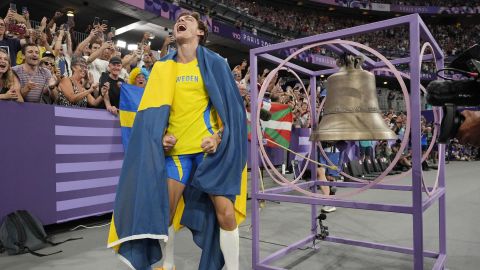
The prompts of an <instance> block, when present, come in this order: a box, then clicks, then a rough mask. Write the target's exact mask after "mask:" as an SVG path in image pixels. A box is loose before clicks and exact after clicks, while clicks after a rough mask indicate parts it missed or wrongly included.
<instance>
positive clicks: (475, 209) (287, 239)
mask: <svg viewBox="0 0 480 270" xmlns="http://www.w3.org/2000/svg"><path fill="white" fill-rule="evenodd" d="M479 164H480V162H451V163H450V164H448V165H447V244H448V250H447V254H448V259H447V267H448V269H450V270H455V269H461V270H475V269H479V265H480V255H479V254H480V253H479V252H480V226H479V225H478V224H480V215H478V213H479V212H480V195H479V193H480V181H479V177H478V175H477V173H478V171H479V167H478V165H479ZM434 172H435V171H429V172H426V178H427V179H428V181H429V182H432V181H433V178H434V175H435V173H434ZM265 181H266V185H267V186H271V185H272V183H270V182H269V181H268V178H267V179H266V180H265ZM402 181H404V183H406V181H407V180H402ZM400 182H401V181H400ZM355 198H358V199H364V200H366V199H368V200H369V201H372V202H389V203H409V202H411V195H410V193H408V192H398V191H367V192H364V193H362V194H360V195H357V196H356V197H355ZM309 215H310V207H309V206H305V205H298V204H290V203H280V204H278V203H274V202H269V203H267V205H266V207H265V208H264V209H263V210H262V212H261V233H260V238H261V240H262V243H261V244H260V247H261V256H262V257H265V256H267V255H269V254H271V253H273V252H274V251H276V250H278V249H279V248H281V247H282V246H283V245H288V244H291V243H293V242H295V241H297V240H300V239H302V238H303V237H305V236H306V235H307V233H308V231H309V224H310V219H309ZM424 217H425V219H424V228H425V233H424V246H425V249H430V250H437V247H438V226H437V224H438V222H437V220H438V207H437V204H435V205H434V206H432V207H431V208H430V209H429V210H427V211H426V212H425V215H424ZM82 222H84V223H89V224H90V225H91V224H92V223H94V224H98V223H102V224H105V223H106V222H108V217H107V216H103V217H97V218H94V219H87V220H82ZM411 222H412V221H411V218H410V216H408V215H402V214H391V213H378V212H372V211H360V210H352V209H340V208H339V209H337V211H336V212H334V213H331V214H328V219H327V221H326V224H327V225H328V226H329V229H330V235H335V236H343V237H348V238H354V239H359V240H368V241H376V242H377V241H378V242H384V243H389V244H396V245H404V246H411V245H412V233H411V231H412V225H411V224H412V223H411ZM76 225H78V224H74V223H67V224H63V225H55V226H53V227H49V228H48V229H49V231H63V232H61V233H56V234H55V239H56V240H58V241H59V240H62V239H66V238H68V237H83V238H84V239H82V240H77V241H72V242H67V243H65V244H62V245H60V246H57V247H50V248H46V249H44V250H42V252H53V251H57V250H60V249H61V250H63V252H62V253H60V254H57V255H52V256H48V257H42V258H38V257H34V256H32V255H30V254H24V255H18V256H6V255H5V254H2V255H0V269H4V270H17V269H18V270H20V269H22V270H25V269H32V270H47V269H54V270H67V269H68V270H80V269H82V270H84V269H97V270H103V269H108V270H110V269H128V268H127V267H126V266H125V265H124V264H123V263H121V262H120V260H118V259H117V258H116V257H115V255H114V254H113V253H112V251H111V250H108V249H107V248H106V238H107V232H108V227H105V226H104V227H99V228H92V229H79V230H75V231H68V230H65V229H66V228H68V229H70V228H73V227H75V226H76ZM249 226H250V220H249V219H247V220H246V222H245V223H243V224H242V225H241V227H240V237H241V239H240V248H241V251H240V265H241V267H240V269H242V270H243V269H251V240H250V237H251V234H250V231H249ZM65 231H67V232H65ZM175 240H176V243H175V247H176V250H175V256H176V265H177V269H178V270H193V269H197V265H198V261H199V257H200V250H199V249H198V248H197V247H196V246H195V245H193V244H192V243H193V242H192V240H191V234H190V232H189V231H188V230H182V231H181V232H180V233H179V234H178V235H177V236H176V239H175ZM319 245H320V249H319V250H313V249H311V248H308V247H306V248H305V249H302V250H297V251H295V252H293V253H292V254H290V255H289V256H287V257H285V258H283V259H281V260H279V261H277V262H276V263H275V266H278V267H283V268H285V269H303V270H305V269H318V270H324V269H365V270H366V269H368V270H375V269H412V257H411V256H408V255H401V254H397V253H391V252H383V251H376V250H371V249H365V248H360V247H352V246H346V245H341V244H332V243H319ZM432 267H433V261H432V260H430V259H426V260H425V269H431V268H432Z"/></svg>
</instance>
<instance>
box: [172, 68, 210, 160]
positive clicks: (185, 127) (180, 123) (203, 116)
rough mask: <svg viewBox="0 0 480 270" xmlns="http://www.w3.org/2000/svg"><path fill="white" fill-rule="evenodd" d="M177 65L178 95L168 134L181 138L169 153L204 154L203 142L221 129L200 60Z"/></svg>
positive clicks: (173, 106) (173, 103)
mask: <svg viewBox="0 0 480 270" xmlns="http://www.w3.org/2000/svg"><path fill="white" fill-rule="evenodd" d="M176 64H177V76H176V81H175V82H176V83H175V92H174V95H173V102H172V106H171V108H170V118H169V120H168V128H167V133H169V134H172V135H173V136H175V138H177V143H176V144H175V147H174V148H173V149H172V150H171V151H170V152H169V153H167V155H172V156H173V155H186V154H194V153H199V152H202V148H201V147H200V145H201V143H202V139H203V138H205V137H210V136H212V135H213V133H215V132H217V131H218V128H219V124H218V122H219V121H218V120H217V119H218V118H217V113H216V112H215V109H214V108H213V105H212V103H211V101H210V98H209V96H208V93H207V89H206V88H205V84H204V83H203V79H202V76H201V74H200V68H199V67H198V61H197V59H195V60H193V61H191V62H190V63H187V64H181V63H176Z"/></svg>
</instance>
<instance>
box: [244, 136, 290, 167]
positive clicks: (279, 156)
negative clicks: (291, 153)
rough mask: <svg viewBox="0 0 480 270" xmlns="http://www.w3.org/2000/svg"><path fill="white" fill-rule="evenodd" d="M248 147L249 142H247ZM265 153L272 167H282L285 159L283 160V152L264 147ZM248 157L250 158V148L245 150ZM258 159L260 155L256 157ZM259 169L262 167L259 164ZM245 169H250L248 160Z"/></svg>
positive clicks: (278, 149)
mask: <svg viewBox="0 0 480 270" xmlns="http://www.w3.org/2000/svg"><path fill="white" fill-rule="evenodd" d="M248 147H250V141H249V142H248ZM265 151H266V152H267V155H268V157H269V158H270V160H271V161H272V163H273V165H275V166H279V165H282V164H283V162H284V160H285V158H284V155H285V153H284V150H283V149H281V148H276V147H275V148H273V147H265ZM247 153H248V156H250V148H248V150H247ZM258 157H259V158H260V154H259V155H258ZM260 167H263V166H262V164H261V163H260ZM247 168H249V169H251V166H250V159H247Z"/></svg>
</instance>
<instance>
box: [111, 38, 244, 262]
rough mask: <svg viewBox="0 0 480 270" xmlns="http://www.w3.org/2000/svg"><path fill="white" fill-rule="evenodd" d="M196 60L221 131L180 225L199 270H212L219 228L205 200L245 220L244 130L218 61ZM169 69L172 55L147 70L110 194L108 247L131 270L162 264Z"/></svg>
mask: <svg viewBox="0 0 480 270" xmlns="http://www.w3.org/2000/svg"><path fill="white" fill-rule="evenodd" d="M197 59H198V63H199V68H200V73H201V75H202V78H203V81H204V84H205V87H206V89H207V91H208V95H209V98H210V100H211V102H212V104H213V106H214V107H215V109H216V111H217V113H218V115H219V117H220V119H221V122H222V124H223V127H224V131H223V136H222V142H221V143H220V145H219V146H218V148H217V151H216V152H215V153H214V154H209V155H207V156H206V157H205V159H204V160H203V161H202V163H201V164H200V165H199V167H198V168H197V169H196V171H195V173H194V175H193V177H192V179H191V183H190V185H188V186H187V187H186V188H185V191H184V194H183V197H184V201H185V208H184V211H183V215H182V217H181V221H180V223H181V224H182V225H184V226H186V227H187V228H189V229H190V230H191V231H192V234H193V240H194V242H195V243H196V244H197V245H198V246H199V247H200V248H201V249H202V256H201V259H200V263H199V269H200V270H219V269H222V267H223V265H224V259H223V255H222V252H221V250H220V241H219V239H220V234H219V224H218V221H217V218H216V215H215V209H214V206H213V204H212V202H211V199H210V197H209V194H214V195H221V196H225V197H227V198H229V199H231V200H232V201H235V209H236V217H237V223H238V224H240V223H241V222H242V221H243V220H244V219H245V217H246V187H247V184H246V179H247V174H246V162H247V122H246V114H245V108H244V106H243V101H242V99H241V97H240V93H239V91H238V88H237V86H236V84H235V81H234V79H233V76H232V73H231V71H230V68H229V66H228V64H227V62H226V61H225V59H224V58H222V57H221V56H219V55H218V54H216V53H214V52H212V51H210V50H208V49H206V48H204V47H202V46H199V47H198V48H197ZM176 66H177V65H176V52H172V53H171V54H169V55H167V56H165V57H164V58H162V59H161V60H160V61H158V62H157V63H155V65H154V67H153V70H152V72H151V75H150V78H149V80H148V83H147V86H146V88H145V91H144V94H143V96H142V99H141V101H140V103H139V105H138V111H137V113H136V115H135V116H134V117H133V118H132V119H134V122H133V126H132V129H131V132H130V140H129V142H128V151H126V153H125V158H124V162H123V167H122V172H121V175H120V181H119V184H118V187H117V195H116V200H115V209H114V212H113V217H112V223H111V225H110V232H109V237H108V247H110V248H113V249H114V250H115V251H116V253H117V254H118V255H119V256H120V257H121V258H122V261H124V262H125V263H127V264H128V265H129V266H130V267H131V268H133V269H142V270H143V269H145V270H146V269H151V265H153V264H154V263H156V262H158V261H159V260H160V259H161V257H162V254H161V250H160V244H159V241H158V240H166V239H167V237H168V225H169V224H168V223H169V204H168V190H167V183H166V181H167V179H166V178H167V173H166V169H165V156H164V152H163V145H162V139H163V135H164V132H165V129H166V127H167V125H168V119H169V115H170V107H171V104H172V102H173V93H174V90H175V78H176V73H177V70H176ZM121 102H122V101H121ZM120 107H121V108H120V109H122V105H121V106H120ZM123 108H125V107H123ZM122 111H126V112H127V113H126V114H125V116H126V115H127V114H128V112H133V111H132V110H130V111H129V110H122ZM120 117H122V112H120ZM125 121H128V116H127V117H126V118H125ZM122 127H123V124H122Z"/></svg>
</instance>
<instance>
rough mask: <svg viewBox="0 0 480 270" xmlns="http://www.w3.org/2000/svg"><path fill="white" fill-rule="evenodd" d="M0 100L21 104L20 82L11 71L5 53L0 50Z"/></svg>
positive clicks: (8, 58)
mask: <svg viewBox="0 0 480 270" xmlns="http://www.w3.org/2000/svg"><path fill="white" fill-rule="evenodd" d="M0 100H14V101H18V102H23V97H22V95H21V94H20V81H19V80H18V77H17V75H16V74H15V73H14V72H13V71H12V67H11V65H10V57H9V56H8V54H7V51H6V50H4V49H2V48H0Z"/></svg>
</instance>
